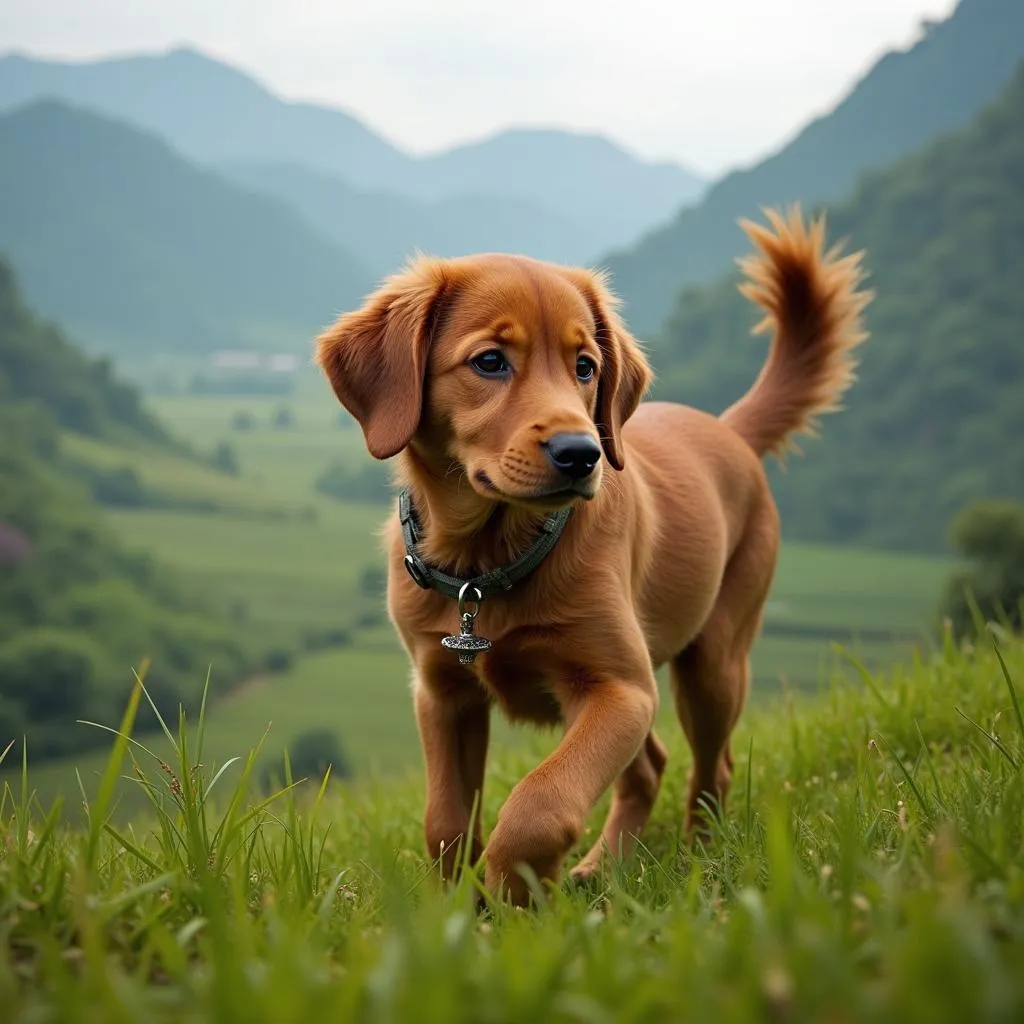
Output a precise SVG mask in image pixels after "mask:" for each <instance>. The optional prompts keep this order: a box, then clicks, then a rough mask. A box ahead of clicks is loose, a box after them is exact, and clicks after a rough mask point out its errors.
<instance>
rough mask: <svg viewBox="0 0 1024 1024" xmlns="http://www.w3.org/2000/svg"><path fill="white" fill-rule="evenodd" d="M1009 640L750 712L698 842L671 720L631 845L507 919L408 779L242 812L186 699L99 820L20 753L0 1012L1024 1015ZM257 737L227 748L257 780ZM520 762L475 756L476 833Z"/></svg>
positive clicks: (154, 1015) (1023, 737) (1016, 728)
mask: <svg viewBox="0 0 1024 1024" xmlns="http://www.w3.org/2000/svg"><path fill="white" fill-rule="evenodd" d="M1000 646H1001V648H1002V652H1003V654H1002V657H1003V658H1004V659H1005V661H1004V662H1000V661H999V660H997V657H996V655H995V654H994V653H993V651H992V650H991V649H990V648H989V647H988V646H987V645H986V646H981V647H979V649H978V650H977V651H973V652H967V651H963V652H961V651H958V650H956V649H955V648H953V647H952V646H951V645H950V646H947V647H946V649H945V650H944V651H942V652H939V653H938V654H937V655H936V656H935V658H933V659H931V660H929V661H928V662H926V663H920V664H916V665H914V666H913V667H911V668H906V669H897V670H895V671H893V672H892V673H891V674H890V675H889V676H888V677H887V678H885V679H876V680H871V681H870V686H864V685H858V684H857V683H854V682H851V681H845V682H843V681H837V682H836V686H835V688H834V689H833V690H832V691H831V692H830V693H829V694H827V695H823V696H822V697H821V698H818V699H816V700H814V701H802V702H799V703H795V704H789V705H786V706H780V707H778V708H775V709H773V710H771V711H761V712H754V713H751V714H748V715H747V716H746V717H745V718H744V719H743V720H742V722H741V725H740V728H739V732H738V735H737V737H736V745H735V749H736V751H737V759H736V779H735V790H734V792H735V794H736V796H735V798H734V800H733V801H732V803H731V805H730V807H729V810H728V813H727V815H726V816H725V818H724V820H722V822H721V823H720V825H719V826H718V827H717V828H716V829H715V831H714V835H713V836H712V838H711V840H710V842H709V843H708V844H707V845H706V846H703V845H702V846H697V847H694V848H691V847H687V846H685V845H682V844H681V843H680V840H679V833H678V826H679V819H680V808H681V806H682V794H683V787H684V784H685V773H686V764H687V761H688V756H687V754H686V753H685V746H684V745H683V743H682V742H681V740H680V738H679V734H678V729H677V730H674V731H672V732H671V733H666V739H667V740H668V742H669V746H670V758H669V767H668V771H667V775H666V780H665V785H664V787H663V790H662V793H661V795H660V797H659V801H658V804H657V806H656V810H655V816H654V819H653V821H652V823H651V825H650V826H649V827H648V829H647V830H646V832H645V835H644V844H643V847H642V849H641V850H640V851H639V852H638V854H637V855H636V856H635V857H633V858H632V859H630V860H629V861H628V862H626V864H625V865H623V866H622V867H621V868H616V869H612V870H610V871H609V872H608V873H607V875H606V877H605V878H604V879H603V880H602V881H601V882H600V883H599V884H594V885H591V886H588V887H585V888H574V887H572V886H570V885H568V884H566V885H565V886H563V887H562V888H561V889H559V890H558V891H557V892H553V893H551V894H550V895H549V896H548V897H547V898H545V899H544V900H543V903H542V905H541V906H540V907H538V908H536V909H531V910H529V911H526V912H518V913H516V912H511V911H509V910H508V909H507V908H505V907H502V906H491V907H486V908H485V909H484V910H483V911H482V912H479V913H477V912H474V909H473V899H474V896H475V895H476V894H475V892H474V890H473V888H472V886H471V884H470V883H471V879H470V878H469V877H468V876H467V877H466V878H464V879H463V881H462V883H461V884H459V885H458V886H455V887H444V886H442V885H440V884H439V883H438V881H437V878H436V875H435V871H434V868H433V866H432V865H431V864H429V863H428V862H427V861H426V860H425V858H424V856H423V853H422V839H421V836H420V819H421V809H422V799H423V794H422V784H421V783H420V782H419V781H418V780H416V779H411V780H410V781H409V782H408V783H405V784H402V783H390V784H387V785H386V786H369V787H356V788H354V789H349V790H347V791H346V790H337V791H336V790H335V789H334V787H332V786H331V785H329V784H328V785H327V787H326V793H325V794H324V796H323V797H322V798H316V797H315V793H314V791H313V790H309V791H308V792H299V793H294V792H293V793H290V794H284V795H280V796H278V797H277V798H276V799H274V800H272V801H271V803H270V804H269V805H266V806H256V805H252V804H250V803H249V802H248V801H247V800H246V797H245V791H244V788H243V787H244V780H243V781H241V782H238V783H237V785H238V789H237V790H236V793H235V794H232V783H231V782H229V781H228V780H227V777H226V776H224V775H220V774H218V772H219V769H220V767H221V764H222V761H221V758H220V757H217V758H214V759H211V758H210V756H209V753H208V752H205V751H206V747H205V745H204V744H203V726H202V724H201V723H199V724H198V728H197V723H195V722H193V723H192V726H191V728H190V729H189V730H188V732H187V733H186V736H185V739H184V740H182V741H181V742H180V743H179V744H177V747H176V746H175V742H176V738H175V742H170V740H171V737H168V738H167V739H165V738H163V737H158V738H157V739H156V740H153V741H150V742H149V743H147V744H146V746H145V747H139V746H131V747H128V745H127V744H125V743H123V742H120V743H119V744H118V745H117V746H116V747H115V749H114V750H113V751H112V753H111V756H110V760H109V764H108V766H107V769H106V778H107V779H108V780H110V781H113V780H114V779H115V778H116V776H117V774H118V773H119V772H127V773H131V772H133V771H134V772H136V773H141V781H142V783H143V786H144V787H146V788H148V791H149V792H150V793H151V801H152V803H151V804H150V810H149V813H148V814H145V815H138V816H136V817H135V819H134V820H133V821H132V822H131V823H129V824H122V823H120V822H118V823H116V824H113V823H110V820H109V817H108V815H109V812H110V810H111V804H110V801H109V796H108V795H107V794H106V791H105V790H103V789H102V788H101V789H100V791H98V792H97V793H96V795H95V797H94V799H93V800H92V801H91V803H90V809H89V820H88V823H87V825H84V826H77V827H67V826H65V825H62V824H60V823H59V821H58V818H57V814H58V813H59V807H54V808H53V809H52V810H51V808H50V806H49V805H48V804H39V803H38V802H36V801H35V800H34V798H33V770H32V767H31V762H30V763H29V766H28V772H27V775H25V776H24V777H23V778H19V779H16V780H15V783H14V785H13V786H11V787H9V788H7V789H6V790H5V791H4V794H3V797H2V798H0V843H2V846H3V849H4V850H5V856H4V857H3V858H2V859H0V907H2V908H3V920H4V922H5V923H4V926H3V929H2V932H0V934H2V947H0V999H3V1002H4V1006H5V1008H6V1011H7V1019H8V1020H10V1021H11V1022H12V1024H17V1022H21V1021H26V1022H27V1021H30V1020H32V1021H35V1020H41V1019H42V1020H50V1019H59V1020H62V1021H93V1020H98V1019H102V1020H140V1019H145V1020H152V1021H164V1020H167V1021H170V1020H189V1021H195V1022H201V1021H214V1020H217V1021H226V1020H246V1021H268V1022H269V1021H275V1022H278V1021H283V1020H305V1019H307V1018H308V1017H309V1016H310V1015H311V1014H317V1015H319V1016H321V1017H323V1016H325V1015H326V1016H329V1018H330V1019H331V1020H334V1021H339V1022H343V1021H350V1020H351V1021H356V1020H358V1021H361V1022H390V1021H405V1020H416V1021H446V1022H448V1021H450V1022H461V1021H466V1022H469V1021H481V1020H486V1021H494V1022H503V1021H510V1022H511V1021H521V1020H531V1021H536V1022H538V1024H540V1022H547V1021H552V1022H554V1021H559V1022H563V1021H627V1020H628V1021H652V1022H653V1021H663V1020H679V1021H686V1020H694V1021H707V1020H722V1021H736V1022H745V1021H756V1020H794V1021H802V1020H835V1021H840V1020H841V1021H848V1022H851V1024H852V1022H859V1021H865V1022H869V1021H870V1022H871V1024H877V1022H889V1021H892V1022H896V1021H900V1022H902V1021H908V1020H913V1021H947V1020H956V1021H966V1020H970V1021H972V1022H975V1021H976V1022H978V1024H987V1022H1005V1021H1011V1020H1017V1019H1020V1017H1021V1015H1022V1014H1024V928H1022V922H1024V874H1022V864H1024V769H1022V764H1024V718H1022V716H1021V701H1022V700H1024V696H1022V695H1021V682H1020V680H1021V679H1022V678H1024V649H1022V647H1021V644H1020V642H1019V641H1016V640H1012V639H1009V638H1003V639H1002V641H1001V645H1000ZM1004 666H1005V671H1004ZM136 697H138V694H136ZM130 728H131V716H130V714H129V715H128V716H126V722H125V729H126V730H128V731H130ZM124 735H128V732H127V731H126V732H125V733H124ZM257 740H258V737H257V736H255V735H254V736H253V737H252V740H251V741H250V743H249V744H247V745H245V746H242V745H240V746H238V747H237V748H236V749H235V750H234V751H233V752H232V753H233V754H234V755H236V756H240V757H241V758H242V759H243V763H244V764H246V765H247V766H250V767H247V769H246V771H247V772H250V771H251V772H252V773H253V774H255V772H256V771H258V769H259V765H260V763H261V761H262V758H261V757H260V754H259V751H258V748H257ZM247 750H252V753H251V754H250V755H249V758H248V760H246V751H247ZM150 751H152V753H151V752H150ZM18 753H19V751H17V750H13V751H11V752H10V753H9V754H8V755H7V756H8V760H13V759H16V758H17V757H18ZM128 757H131V759H132V762H134V764H135V765H137V766H138V767H137V768H135V767H133V765H132V763H131V762H129V761H128ZM535 758H536V752H534V754H533V756H530V755H529V753H522V752H520V753H507V754H505V755H504V756H502V757H500V758H499V759H498V760H497V763H492V766H491V769H490V771H489V773H488V780H487V787H486V790H485V801H484V809H483V817H484V825H485V829H490V828H492V827H493V824H494V821H495V815H496V812H497V809H498V808H499V807H500V805H501V802H502V801H503V800H504V799H505V797H506V796H507V794H508V792H509V790H510V788H511V786H512V785H513V784H514V782H515V781H516V780H517V779H518V778H520V777H521V775H522V774H523V773H524V772H525V771H526V770H527V769H528V768H529V767H531V766H532V765H533V764H534V763H535ZM141 788H142V787H140V789H141ZM307 788H308V787H307ZM235 796H237V798H238V799H237V801H236V800H235V799H234V797H235ZM606 804H607V798H606V799H605V800H603V801H602V802H601V806H599V807H598V808H597V809H596V810H595V812H594V814H593V816H592V820H591V822H590V825H591V830H593V829H596V828H599V827H600V822H601V817H602V814H603V812H604V810H605V808H606Z"/></svg>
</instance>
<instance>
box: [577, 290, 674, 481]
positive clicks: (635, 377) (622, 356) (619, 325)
mask: <svg viewBox="0 0 1024 1024" xmlns="http://www.w3.org/2000/svg"><path fill="white" fill-rule="evenodd" d="M571 277H572V280H573V283H574V284H575V285H576V287H577V288H578V289H579V290H580V291H581V292H582V293H583V297H584V298H585V299H586V300H587V305H588V306H590V312H591V315H592V316H593V317H594V327H595V329H596V331H597V339H596V340H597V343H598V346H599V347H600V349H601V354H602V356H603V365H602V367H601V377H600V379H599V380H598V382H597V416H596V419H597V429H598V431H599V433H600V436H601V445H602V447H603V448H604V453H605V456H606V457H607V459H608V462H609V463H610V464H611V465H612V466H613V467H614V468H615V469H622V467H623V465H625V458H624V455H623V449H622V438H621V434H622V425H623V424H624V423H625V422H626V420H628V419H629V417H630V416H632V415H633V413H635V412H636V409H637V406H638V405H639V404H640V400H641V399H642V398H643V396H644V393H645V392H646V391H647V389H648V388H649V387H650V385H651V381H652V380H653V379H654V375H653V374H652V372H651V368H650V366H649V365H648V363H647V359H646V358H645V357H644V353H643V350H642V349H641V348H640V343H639V342H638V341H637V340H636V338H634V337H633V335H632V334H630V333H629V331H628V330H627V329H626V325H625V324H624V323H623V322H622V318H621V317H620V316H619V313H618V306H619V301H618V299H617V298H616V297H615V296H614V295H613V294H612V292H611V290H610V289H609V287H608V285H607V279H606V276H605V275H604V274H603V273H600V272H596V271H595V272H590V271H584V270H574V271H572V273H571Z"/></svg>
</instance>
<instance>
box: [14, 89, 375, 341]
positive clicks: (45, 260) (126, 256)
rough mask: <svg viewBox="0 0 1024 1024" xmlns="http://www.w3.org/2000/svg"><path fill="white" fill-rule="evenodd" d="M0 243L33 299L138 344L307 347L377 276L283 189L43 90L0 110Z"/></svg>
mask: <svg viewBox="0 0 1024 1024" xmlns="http://www.w3.org/2000/svg"><path fill="white" fill-rule="evenodd" d="M0 248H3V249H4V250H5V251H7V252H8V253H9V254H10V256H11V258H12V259H13V260H14V262H15V263H16V265H17V266H18V268H19V274H20V276H21V279H22V283H23V287H24V289H25V292H26V294H27V296H28V299H29V301H30V302H31V304H32V305H33V306H34V307H35V308H38V309H40V310H41V311H43V312H44V313H45V314H46V315H47V316H51V317H54V318H56V319H58V320H59V321H60V322H61V323H62V324H64V325H65V326H66V327H67V328H68V329H69V330H71V331H72V333H73V334H74V335H75V337H76V338H78V339H79V340H81V341H82V342H83V343H84V344H87V345H88V347H90V348H93V349H100V350H104V351H110V352H117V353H126V352H127V353H131V354H132V355H133V356H138V355H139V354H140V353H142V352H148V353H150V354H154V353H160V352H171V353H174V354H182V353H195V352H205V351H209V350H211V349H214V348H220V347H228V348H236V347H246V348H263V349H267V348H273V349H277V350H282V349H287V348H289V347H291V348H293V349H294V350H297V351H302V352H305V351H306V350H307V347H308V340H309V338H310V337H311V336H312V334H313V333H314V332H315V331H316V330H317V329H318V328H319V327H320V326H321V325H323V324H324V323H326V322H328V321H329V320H330V319H331V318H332V317H333V316H334V315H335V314H336V313H337V311H338V310H339V309H341V308H344V307H345V306H346V305H349V304H353V303H355V302H356V301H358V299H359V298H360V296H361V295H362V294H363V292H364V291H365V290H366V289H367V288H368V286H369V285H370V284H372V276H371V275H370V274H369V273H368V272H366V271H365V270H364V269H363V268H362V267H361V266H359V265H358V264H357V263H356V262H355V260H354V259H352V258H351V257H349V256H348V255H346V253H344V252H343V251H341V250H340V249H339V248H338V247H337V246H335V245H333V244H332V243H331V242H329V241H327V240H326V239H324V238H322V237H320V236H319V235H317V234H316V233H315V232H313V231H312V230H311V229H310V228H309V227H308V226H307V225H306V223H305V222H304V221H303V220H302V218H301V217H300V216H299V215H298V214H297V213H295V212H294V211H293V210H291V209H290V208H289V207H288V206H287V205H285V204H284V203H282V202H280V201H279V200H275V199H271V198H268V197H266V196H263V195H257V194H254V193H252V192H250V191H247V190H245V189H243V188H241V187H240V186H238V185H236V184H234V183H232V182H229V181H227V180H226V179H224V178H222V177H221V176H220V175H218V174H215V173H213V172H210V171H206V170H201V169H199V168H197V167H195V166H193V165H192V164H190V163H188V162H187V161H186V160H184V159H183V158H181V157H180V156H178V155H177V154H176V153H175V152H174V151H173V150H171V149H170V148H169V147H168V146H167V145H165V144H164V143H163V142H161V141H160V140H158V139H156V138H154V137H153V136H151V135H148V134H144V133H142V132H140V131H138V130H136V129H134V128H131V127H129V126H127V125H125V124H122V123H119V122H115V121H112V120H109V119H107V118H105V117H99V116H97V115H95V114H92V113H88V112H86V111H83V110H78V109H74V108H71V107H68V106H65V105H63V104H61V103H58V102H55V101H49V100H46V101H40V102H38V103H34V104H32V105H30V106H27V107H23V108H19V109H18V110H16V111H14V112H12V113H9V114H7V115H5V116H3V117H0Z"/></svg>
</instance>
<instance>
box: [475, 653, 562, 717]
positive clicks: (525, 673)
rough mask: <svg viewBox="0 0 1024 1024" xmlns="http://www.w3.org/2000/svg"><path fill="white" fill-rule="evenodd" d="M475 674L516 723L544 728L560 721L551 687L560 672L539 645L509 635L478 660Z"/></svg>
mask: <svg viewBox="0 0 1024 1024" xmlns="http://www.w3.org/2000/svg"><path fill="white" fill-rule="evenodd" d="M473 671H474V673H475V675H476V677H477V679H478V680H479V682H480V684H481V685H482V686H483V687H484V688H485V689H486V690H487V692H488V693H489V694H490V696H491V698H492V699H493V700H494V701H495V703H496V704H497V705H498V706H499V707H500V708H501V710H502V711H503V712H504V713H505V714H506V715H507V716H508V717H509V718H510V719H512V720H513V721H525V722H535V723H538V724H543V725H553V724H555V723H557V722H560V721H561V719H562V712H561V709H560V707H559V704H558V700H557V698H556V697H555V692H554V687H553V685H552V684H553V682H554V680H555V678H556V672H557V671H558V669H557V666H556V665H554V664H553V663H552V660H551V658H550V657H548V656H546V653H545V652H544V651H543V650H540V649H538V646H537V645H536V643H534V642H530V641H529V640H527V641H524V640H521V639H520V638H518V637H516V636H514V635H512V636H506V637H504V638H502V639H501V640H500V641H498V642H496V643H495V645H494V646H493V647H492V648H491V650H489V651H488V652H487V653H486V654H485V655H482V656H480V657H478V658H477V659H476V661H475V662H474V664H473Z"/></svg>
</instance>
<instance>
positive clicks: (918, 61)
mask: <svg viewBox="0 0 1024 1024" xmlns="http://www.w3.org/2000/svg"><path fill="white" fill-rule="evenodd" d="M1022 57H1024V3H1021V2H1020V0H960V3H959V5H958V6H957V8H956V10H955V11H954V12H953V14H952V16H951V17H950V18H949V19H948V20H946V21H944V22H941V23H939V24H937V25H933V26H931V27H930V28H929V30H928V31H927V33H926V34H925V37H924V38H923V39H921V41H920V42H918V43H917V44H916V45H915V46H914V47H912V48H911V49H910V50H908V51H907V52H902V53H889V54H887V55H886V56H885V57H883V58H882V59H881V60H880V61H879V62H878V63H877V64H876V65H875V66H874V67H873V68H872V69H871V71H870V72H869V73H868V74H867V75H866V76H865V77H864V78H863V79H862V80H861V81H860V82H859V83H858V84H857V86H856V87H855V88H854V89H853V90H852V91H851V92H850V94H849V95H848V96H847V97H846V98H845V99H844V100H843V101H842V102H841V103H840V104H839V105H838V106H837V107H836V108H835V110H833V111H832V112H830V113H828V114H826V115H824V116H823V117H820V118H818V119H817V120H815V121H813V122H812V123H811V124H809V125H808V126H807V127H806V128H804V129H803V130H802V131H801V132H800V133H799V135H797V136H796V138H794V139H793V140H792V142H790V143H788V144H787V145H786V146H784V147H783V148H782V149H780V150H779V152H777V153H776V154H775V155H773V156H771V157H769V158H768V159H767V160H764V161H762V162H761V163H759V164H757V165H755V166H754V167H752V168H750V169H747V170H739V171H736V172H734V173H732V174H729V175H727V176H726V177H725V178H723V179H722V180H721V181H719V182H717V183H716V184H715V185H714V186H713V187H712V188H711V189H710V190H709V191H708V193H707V195H706V196H705V197H704V199H703V200H702V201H701V202H700V203H698V204H696V205H694V206H692V207H690V208H688V209H685V210H683V211H682V212H681V213H679V215H678V216H677V217H676V218H675V219H674V220H673V221H672V222H671V223H669V224H667V225H665V226H664V227H661V228H659V229H657V230H655V231H653V232H651V233H650V234H649V235H647V237H645V238H644V239H643V240H642V241H641V242H640V243H639V244H638V245H636V246H635V247H633V248H631V249H628V250H623V251H621V252H617V253H613V254H612V255H611V256H610V257H608V258H606V259H604V260H603V261H602V262H603V263H605V264H606V265H607V266H608V268H609V269H610V270H611V272H612V274H613V276H614V281H615V287H616V291H618V293H619V294H620V295H621V296H622V298H623V300H624V302H625V307H624V311H625V315H626V318H627V320H628V321H629V323H630V325H631V326H632V327H633V329H634V330H635V331H637V332H639V334H640V335H641V336H644V337H650V336H652V335H653V334H654V333H655V332H656V331H657V330H658V329H659V328H660V326H661V325H662V322H663V321H664V318H665V316H666V315H667V314H668V312H669V311H670V309H671V307H672V299H673V296H674V295H675V293H676V291H677V290H678V288H679V287H680V286H681V285H683V284H707V283H711V282H713V281H714V280H715V278H717V277H718V275H719V274H724V273H728V271H729V269H730V265H731V261H732V260H733V259H734V258H735V257H737V256H739V255H740V254H741V253H742V252H743V250H744V248H745V246H746V239H745V237H744V235H743V232H742V231H740V229H739V228H738V227H737V224H736V222H737V220H738V219H739V218H741V217H756V216H757V214H758V212H759V210H760V209H761V208H762V207H763V206H774V205H779V204H783V203H788V202H791V201H800V202H803V203H805V204H811V203H819V202H833V201H837V200H841V199H842V198H843V197H844V196H846V195H847V194H848V193H849V192H850V190H851V189H852V188H853V187H854V185H855V184H856V182H857V180H858V179H859V178H860V176H861V175H862V174H863V173H865V172H866V171H868V170H870V169H872V168H882V167H885V166H886V165H887V164H889V163H891V162H892V161H893V160H896V159H898V158H900V157H902V156H904V155H906V154H909V153H911V152H913V151H914V150H915V149H917V148H918V147H919V146H922V145H925V144H927V143H928V142H930V141H934V140H935V139H937V138H938V137H940V136H942V135H943V134H945V133H947V132H949V131H952V130H954V129H956V128H958V127H961V126H963V125H964V124H965V123H966V122H967V121H969V120H970V119H971V118H972V117H973V116H975V115H976V114H977V113H978V112H979V111H980V110H981V108H982V107H984V106H985V105H986V104H988V103H991V102H992V101H993V100H994V99H995V97H996V96H997V95H998V94H999V92H1000V91H1001V90H1002V89H1003V88H1005V86H1006V83H1007V82H1008V81H1009V79H1010V77H1011V76H1012V74H1013V69H1014V68H1015V67H1016V65H1017V62H1018V61H1019V60H1020V59H1021V58H1022Z"/></svg>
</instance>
